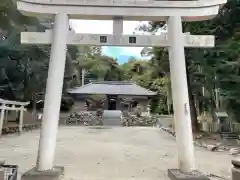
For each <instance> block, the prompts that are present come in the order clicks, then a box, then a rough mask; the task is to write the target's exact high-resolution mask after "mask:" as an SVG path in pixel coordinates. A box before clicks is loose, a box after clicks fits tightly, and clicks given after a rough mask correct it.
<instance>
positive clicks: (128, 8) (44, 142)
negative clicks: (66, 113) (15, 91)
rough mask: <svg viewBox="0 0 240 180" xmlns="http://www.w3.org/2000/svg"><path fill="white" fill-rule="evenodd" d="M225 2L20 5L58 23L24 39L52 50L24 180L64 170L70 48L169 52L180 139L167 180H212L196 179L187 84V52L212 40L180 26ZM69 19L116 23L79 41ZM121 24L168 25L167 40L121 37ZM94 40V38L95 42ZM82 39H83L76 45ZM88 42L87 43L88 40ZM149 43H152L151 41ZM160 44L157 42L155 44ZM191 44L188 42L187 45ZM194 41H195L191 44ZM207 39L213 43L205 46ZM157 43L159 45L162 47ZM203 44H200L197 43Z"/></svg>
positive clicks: (78, 0)
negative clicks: (58, 163) (56, 163)
mask: <svg viewBox="0 0 240 180" xmlns="http://www.w3.org/2000/svg"><path fill="white" fill-rule="evenodd" d="M225 3H226V0H211V1H203V0H193V1H177V0H176V1H171V2H169V1H166V0H162V1H155V0H68V1H66V0H19V1H18V2H17V7H18V10H20V11H21V12H22V13H23V14H25V15H29V16H43V17H46V18H49V17H50V18H51V17H54V19H55V22H54V29H53V32H52V33H51V32H45V33H35V34H27V33H26V34H25V33H23V34H22V42H24V43H26V42H28V41H30V43H37V44H52V46H51V57H50V64H49V72H48V80H47V87H46V95H45V104H44V113H43V122H42V129H41V136H40V143H39V153H38V161H37V172H36V170H35V169H33V170H30V171H29V172H27V173H26V174H25V175H23V176H22V178H23V179H31V178H32V179H36V178H41V177H43V176H45V177H46V172H45V171H48V172H49V173H50V174H51V175H52V176H53V175H54V176H55V179H56V176H58V175H59V174H61V173H60V171H62V168H56V167H55V168H54V167H53V160H54V156H55V146H56V137H57V129H58V119H59V111H60V102H61V94H62V86H63V77H64V67H65V57H66V46H67V44H89V45H122V46H167V47H168V50H169V61H170V71H171V85H172V94H173V107H174V120H175V128H176V135H177V147H178V159H179V170H174V169H171V170H169V178H170V179H172V180H175V179H182V180H185V179H195V180H198V179H199V180H200V179H201V180H202V179H208V178H206V177H203V175H201V174H198V173H193V171H194V170H195V169H196V167H195V158H194V147H193V138H192V128H191V117H190V109H189V97H188V88H187V79H186V65H185V54H184V46H187V47H189V46H192V47H206V46H208V47H212V46H213V41H212V40H213V39H212V37H209V36H201V37H200V38H198V37H197V36H192V35H185V34H183V32H182V21H202V20H207V19H211V18H213V17H214V16H216V15H217V14H218V11H219V8H220V7H221V6H222V5H223V4H225ZM69 18H74V19H98V20H114V26H113V35H91V36H90V35H87V34H86V35H77V34H71V33H69V29H68V28H69ZM123 20H137V21H138V20H141V21H166V22H167V25H168V33H167V35H162V36H154V37H153V36H135V35H131V36H123V35H122V27H123V24H122V21H123ZM92 37H94V38H92ZM78 38H80V39H78ZM84 39H85V40H84ZM149 39H150V40H149ZM155 39H156V41H155ZM189 39H190V40H189ZM191 39H195V40H191ZM203 39H209V40H208V41H206V42H205V41H204V40H203ZM158 41H159V42H158ZM199 42H200V43H199Z"/></svg>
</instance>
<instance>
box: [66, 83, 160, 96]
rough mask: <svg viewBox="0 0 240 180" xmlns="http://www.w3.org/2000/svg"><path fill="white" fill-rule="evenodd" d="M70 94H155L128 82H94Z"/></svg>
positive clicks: (73, 90)
mask: <svg viewBox="0 0 240 180" xmlns="http://www.w3.org/2000/svg"><path fill="white" fill-rule="evenodd" d="M68 93H69V94H109V95H135V96H153V95H156V93H155V92H153V91H150V90H148V89H145V88H143V87H141V86H138V85H136V84H135V83H133V82H126V81H96V82H94V81H92V82H91V83H89V84H86V85H84V86H81V87H76V88H74V89H70V90H68Z"/></svg>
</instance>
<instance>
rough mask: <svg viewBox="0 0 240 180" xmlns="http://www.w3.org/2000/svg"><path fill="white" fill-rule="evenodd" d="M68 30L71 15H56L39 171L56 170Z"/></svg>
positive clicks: (40, 143) (39, 154) (40, 145)
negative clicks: (54, 168)
mask: <svg viewBox="0 0 240 180" xmlns="http://www.w3.org/2000/svg"><path fill="white" fill-rule="evenodd" d="M68 31H69V19H68V15H67V14H56V15H55V21H54V28H53V36H52V45H51V55H50V62H49V70H48V78H47V86H46V92H45V101H44V109H43V121H42V127H41V134H40V141H39V150H38V159H37V164H36V167H37V170H38V171H46V170H51V169H52V168H53V162H54V157H55V148H56V139H57V131H58V121H59V113H60V105H61V99H62V88H63V78H64V70H65V61H66V51H67V37H68V36H67V35H68Z"/></svg>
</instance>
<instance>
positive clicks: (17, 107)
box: [0, 98, 30, 135]
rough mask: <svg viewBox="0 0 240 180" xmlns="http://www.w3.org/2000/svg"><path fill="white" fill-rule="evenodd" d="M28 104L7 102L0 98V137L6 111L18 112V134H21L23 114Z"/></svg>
mask: <svg viewBox="0 0 240 180" xmlns="http://www.w3.org/2000/svg"><path fill="white" fill-rule="evenodd" d="M29 103H30V102H18V101H9V100H4V99H1V98H0V104H1V105H0V109H1V116H0V135H1V134H2V128H3V123H4V119H5V117H6V116H5V115H6V114H7V112H8V111H16V112H20V117H19V124H18V126H19V132H20V133H21V132H22V128H23V113H24V111H26V108H25V106H27V105H28V104H29Z"/></svg>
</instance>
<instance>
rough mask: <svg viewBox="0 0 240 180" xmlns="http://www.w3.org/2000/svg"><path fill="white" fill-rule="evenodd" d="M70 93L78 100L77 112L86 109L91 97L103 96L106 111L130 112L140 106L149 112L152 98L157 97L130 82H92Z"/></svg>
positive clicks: (76, 104)
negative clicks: (148, 108)
mask: <svg viewBox="0 0 240 180" xmlns="http://www.w3.org/2000/svg"><path fill="white" fill-rule="evenodd" d="M68 93H69V94H70V95H72V96H73V98H74V99H75V100H76V102H75V107H74V109H75V110H76V111H79V110H82V109H83V108H84V105H85V103H86V101H87V100H88V99H89V98H91V95H103V96H104V97H105V98H103V109H104V110H121V111H122V110H130V109H131V108H132V107H135V106H137V105H138V104H139V105H141V106H143V107H144V108H145V110H146V112H147V107H148V104H149V102H150V97H151V96H154V95H156V93H155V92H152V91H150V90H147V89H145V88H143V87H140V86H138V85H137V84H136V83H134V82H129V81H92V82H91V83H89V84H87V85H84V86H81V87H76V88H74V89H71V90H69V91H68ZM90 108H91V107H90ZM90 110H95V109H90Z"/></svg>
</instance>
